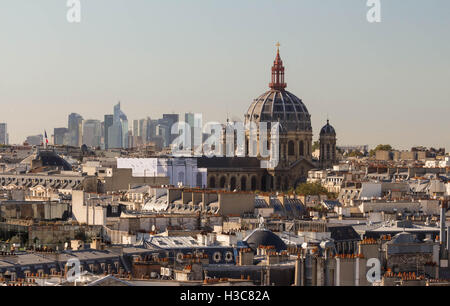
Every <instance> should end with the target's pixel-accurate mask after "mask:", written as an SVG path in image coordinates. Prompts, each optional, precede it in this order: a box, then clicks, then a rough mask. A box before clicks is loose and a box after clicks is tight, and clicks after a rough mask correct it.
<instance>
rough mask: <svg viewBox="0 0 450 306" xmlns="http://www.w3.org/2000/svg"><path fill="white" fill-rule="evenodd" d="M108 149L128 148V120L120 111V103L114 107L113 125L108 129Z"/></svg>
mask: <svg viewBox="0 0 450 306" xmlns="http://www.w3.org/2000/svg"><path fill="white" fill-rule="evenodd" d="M108 147H109V148H111V149H115V148H124V149H126V148H128V118H127V116H126V115H125V114H124V112H122V110H121V109H120V102H119V103H118V104H116V105H114V115H113V124H112V126H110V127H109V129H108Z"/></svg>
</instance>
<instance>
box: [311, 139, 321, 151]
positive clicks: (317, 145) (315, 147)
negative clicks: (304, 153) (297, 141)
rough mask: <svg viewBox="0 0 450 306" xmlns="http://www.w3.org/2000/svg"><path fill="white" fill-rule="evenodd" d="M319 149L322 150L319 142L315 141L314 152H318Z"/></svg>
mask: <svg viewBox="0 0 450 306" xmlns="http://www.w3.org/2000/svg"><path fill="white" fill-rule="evenodd" d="M319 148H320V144H319V141H314V143H313V145H312V151H313V152H314V151H315V150H318V149H319Z"/></svg>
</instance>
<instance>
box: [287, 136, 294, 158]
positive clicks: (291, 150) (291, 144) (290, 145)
mask: <svg viewBox="0 0 450 306" xmlns="http://www.w3.org/2000/svg"><path fill="white" fill-rule="evenodd" d="M288 155H289V156H294V155H295V149H294V142H293V141H292V140H291V141H289V142H288Z"/></svg>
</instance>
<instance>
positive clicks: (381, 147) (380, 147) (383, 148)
mask: <svg viewBox="0 0 450 306" xmlns="http://www.w3.org/2000/svg"><path fill="white" fill-rule="evenodd" d="M392 150H394V148H392V146H391V145H389V144H386V145H383V144H379V145H378V146H376V147H375V149H373V150H370V152H369V155H370V156H375V154H376V152H377V151H392Z"/></svg>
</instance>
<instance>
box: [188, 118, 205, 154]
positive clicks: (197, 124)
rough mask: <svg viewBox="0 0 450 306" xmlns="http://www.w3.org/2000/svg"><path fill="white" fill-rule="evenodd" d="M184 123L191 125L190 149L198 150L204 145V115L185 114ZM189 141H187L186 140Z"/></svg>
mask: <svg viewBox="0 0 450 306" xmlns="http://www.w3.org/2000/svg"><path fill="white" fill-rule="evenodd" d="M184 121H185V122H186V123H187V124H189V126H190V128H191V133H190V134H191V138H190V148H191V149H192V150H195V149H198V148H199V147H201V145H202V138H203V137H202V121H203V118H202V114H200V113H186V114H184ZM185 141H187V139H185Z"/></svg>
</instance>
